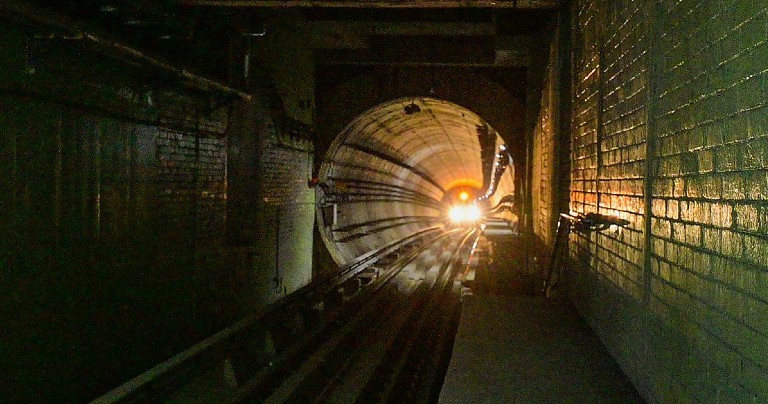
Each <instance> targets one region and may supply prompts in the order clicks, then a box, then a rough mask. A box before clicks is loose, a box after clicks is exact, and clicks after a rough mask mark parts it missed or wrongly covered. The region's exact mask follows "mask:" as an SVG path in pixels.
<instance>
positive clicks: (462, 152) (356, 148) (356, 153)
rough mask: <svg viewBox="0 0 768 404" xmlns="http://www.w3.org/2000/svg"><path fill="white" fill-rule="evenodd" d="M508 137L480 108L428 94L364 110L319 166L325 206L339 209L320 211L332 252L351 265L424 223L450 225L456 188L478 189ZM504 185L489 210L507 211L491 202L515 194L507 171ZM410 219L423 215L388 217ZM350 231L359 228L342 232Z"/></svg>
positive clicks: (322, 231)
mask: <svg viewBox="0 0 768 404" xmlns="http://www.w3.org/2000/svg"><path fill="white" fill-rule="evenodd" d="M481 128H482V129H483V130H485V131H487V133H486V135H487V136H485V137H483V136H482V134H483V133H484V131H483V130H481ZM481 143H482V144H481ZM503 143H504V142H503V140H502V138H501V136H500V135H499V134H498V133H497V132H496V131H495V130H494V129H493V128H491V126H490V125H489V124H488V123H487V122H486V121H485V120H483V119H482V118H481V117H480V116H478V115H477V114H475V113H474V112H472V111H470V110H468V109H466V108H464V107H462V106H460V105H457V104H454V103H451V102H448V101H444V100H439V99H434V98H429V97H405V98H398V99H394V100H391V101H388V102H385V103H383V104H380V105H378V106H376V107H373V108H371V109H369V110H368V111H366V112H364V113H362V114H360V115H358V116H357V117H356V118H355V119H353V120H352V122H350V123H349V124H348V125H347V126H346V127H345V128H344V129H343V130H342V131H341V132H340V134H339V135H338V136H337V137H336V138H335V139H334V141H333V142H332V144H331V146H330V147H329V149H328V152H327V153H326V155H325V157H324V159H323V162H322V164H321V167H320V170H319V172H318V181H319V186H318V188H317V192H318V193H319V195H318V198H317V200H319V201H321V202H320V203H319V204H318V209H324V210H327V209H328V208H329V207H330V208H331V209H332V212H333V215H328V214H323V213H324V212H320V211H318V214H317V218H318V230H319V233H320V236H321V238H322V240H323V242H324V243H325V245H326V247H327V248H328V250H329V252H330V254H331V256H332V257H333V258H334V260H335V261H336V263H337V264H338V265H340V266H344V265H346V264H348V263H350V262H354V261H355V260H357V259H359V258H360V257H362V256H364V255H365V254H366V253H367V252H369V251H370V250H371V249H375V248H377V247H378V246H382V245H387V244H389V243H391V242H393V241H396V240H399V239H403V238H406V237H409V236H410V235H412V234H415V233H417V232H419V231H421V230H422V229H423V228H425V227H429V226H433V225H438V226H449V225H451V224H450V222H449V221H448V211H449V208H450V204H451V203H452V202H451V201H452V200H453V198H455V197H458V194H456V195H454V193H455V192H454V190H456V189H460V188H461V189H474V190H475V191H473V192H472V194H474V195H479V193H480V191H481V189H482V188H483V184H484V183H486V182H488V178H489V175H492V174H493V173H490V172H485V171H486V168H487V167H488V165H489V164H488V162H484V161H483V159H484V158H485V160H488V157H489V156H488V155H489V154H490V153H489V150H495V149H496V147H497V146H499V145H501V144H503ZM491 156H493V155H491ZM491 164H492V161H491ZM499 187H500V191H501V192H499V193H498V194H497V195H494V197H493V198H492V200H488V201H486V200H483V201H480V202H481V203H482V204H483V206H485V205H486V204H487V205H488V208H489V210H488V211H489V214H494V215H498V214H502V215H508V212H506V211H504V212H501V211H499V210H492V209H490V208H491V207H492V206H494V205H496V204H498V203H499V202H500V200H501V199H502V198H503V197H504V196H506V195H509V194H512V193H513V192H514V178H512V177H511V176H505V179H504V181H501V184H500V185H499ZM469 203H473V202H472V201H470V202H469ZM408 217H411V218H414V217H419V218H422V219H419V220H399V221H397V222H389V223H388V221H389V220H391V218H408ZM344 229H354V230H352V231H350V232H347V234H340V233H339V232H340V231H341V232H342V233H344V232H343V231H342V230H344Z"/></svg>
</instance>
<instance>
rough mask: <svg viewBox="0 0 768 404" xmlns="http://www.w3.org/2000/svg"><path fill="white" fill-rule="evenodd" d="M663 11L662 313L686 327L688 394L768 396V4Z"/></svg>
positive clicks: (656, 306) (694, 5)
mask: <svg viewBox="0 0 768 404" xmlns="http://www.w3.org/2000/svg"><path fill="white" fill-rule="evenodd" d="M656 11H657V25H658V28H657V30H658V32H659V35H658V38H659V39H658V41H657V45H656V47H655V49H654V61H655V63H656V67H655V69H656V70H655V74H654V80H655V83H654V85H655V91H654V99H653V100H652V102H653V104H654V112H653V116H652V119H653V122H654V125H655V128H656V130H655V133H654V134H655V142H656V143H655V147H654V149H655V151H656V155H655V160H656V164H654V168H655V177H654V178H653V201H652V204H653V205H652V206H653V210H652V220H653V227H652V229H653V234H652V239H651V243H652V259H651V264H652V267H651V268H652V271H653V277H652V288H651V290H652V309H653V310H654V312H655V313H657V314H658V315H660V316H661V318H662V319H663V320H664V321H665V322H667V323H669V322H673V323H682V324H684V327H680V332H681V333H682V334H683V336H684V337H685V338H686V339H687V340H689V341H690V345H691V349H692V351H693V352H694V355H695V356H696V357H697V359H698V360H697V361H696V362H695V363H693V364H689V366H687V371H686V372H683V373H682V374H681V375H680V377H679V378H678V379H677V380H676V381H677V382H678V383H679V384H680V385H682V386H684V388H685V391H686V392H691V394H694V396H693V397H695V398H697V399H702V400H706V399H707V398H708V397H712V395H716V396H717V397H719V398H721V399H722V400H724V401H725V400H728V401H730V400H738V401H741V400H742V399H750V398H751V399H755V400H757V401H766V400H768V355H766V352H768V231H767V230H768V223H767V220H766V219H768V216H767V215H766V212H768V210H766V209H768V205H766V201H768V91H766V84H767V83H768V65H766V62H767V61H768V5H766V4H765V3H763V2H743V1H720V2H693V1H682V2H677V1H664V2H661V4H660V6H659V9H658V10H656ZM702 381H706V382H705V383H702ZM707 382H708V383H707ZM702 385H703V386H702Z"/></svg>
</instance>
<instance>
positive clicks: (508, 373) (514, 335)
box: [440, 296, 642, 403]
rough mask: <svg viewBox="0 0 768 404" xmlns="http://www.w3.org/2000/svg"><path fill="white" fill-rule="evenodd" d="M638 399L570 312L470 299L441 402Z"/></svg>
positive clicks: (554, 306) (523, 301) (541, 304)
mask: <svg viewBox="0 0 768 404" xmlns="http://www.w3.org/2000/svg"><path fill="white" fill-rule="evenodd" d="M541 402H553V403H555V402H556V403H562V402H580V403H585V402H586V403H604V402H609V403H633V402H642V399H640V398H639V396H638V395H637V393H636V391H635V389H634V387H633V386H632V385H631V384H630V383H629V381H628V380H627V378H626V377H625V376H624V374H623V373H621V370H620V369H619V368H618V366H617V365H616V363H615V362H614V360H613V359H612V358H611V357H610V355H608V353H607V352H606V351H605V349H604V347H603V345H602V344H601V343H600V341H599V340H598V339H597V337H596V336H595V335H594V334H593V333H592V331H591V330H590V329H589V328H588V327H587V326H586V324H584V323H583V322H582V321H581V320H580V319H579V318H578V317H577V315H576V313H575V311H574V310H573V309H571V308H570V307H568V306H566V305H564V304H562V303H557V302H550V301H545V300H544V299H543V298H538V297H516V296H467V297H466V300H465V302H464V305H463V308H462V313H461V320H460V323H459V329H458V333H457V335H456V341H455V344H454V349H453V356H452V358H451V364H450V366H449V368H448V373H447V374H446V377H445V384H444V385H443V389H442V391H441V393H440V403H541Z"/></svg>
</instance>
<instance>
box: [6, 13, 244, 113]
mask: <svg viewBox="0 0 768 404" xmlns="http://www.w3.org/2000/svg"><path fill="white" fill-rule="evenodd" d="M0 13H3V14H4V15H5V16H7V17H10V18H12V19H14V20H16V21H19V22H22V23H28V24H33V25H39V26H43V27H47V28H49V29H53V30H55V31H61V32H65V33H66V34H67V36H68V37H71V38H74V39H78V40H81V41H83V42H84V43H87V44H88V45H90V46H91V47H92V48H93V49H94V50H96V51H97V52H100V53H101V54H103V55H106V56H109V57H112V58H113V59H116V60H122V61H125V62H127V63H132V64H135V65H138V66H143V67H145V68H149V69H154V70H158V71H162V72H164V73H166V74H169V75H171V76H175V77H176V78H178V79H179V80H180V81H181V82H183V83H185V84H186V85H188V86H191V87H193V88H197V89H200V90H204V91H214V92H219V93H224V94H229V95H232V96H235V97H238V98H241V99H243V100H245V101H250V100H251V98H253V96H252V95H250V94H248V93H245V92H243V91H241V90H239V89H237V88H233V87H230V86H228V85H226V84H223V83H220V82H218V81H216V80H212V79H209V78H206V77H203V76H200V75H198V74H195V73H192V72H191V71H189V70H186V69H183V68H179V67H176V66H173V65H171V64H170V63H167V62H165V61H163V60H160V59H158V58H155V57H153V56H150V55H147V54H146V53H144V52H143V51H141V50H139V49H136V48H133V47H131V46H128V45H124V44H122V43H120V42H117V41H115V40H112V39H110V38H107V37H104V36H101V35H97V34H95V33H90V32H86V31H83V30H82V29H80V28H79V27H77V26H76V25H75V24H74V23H72V22H70V21H67V20H66V19H65V18H64V17H62V16H58V15H54V14H52V13H48V12H47V11H45V10H43V9H40V8H37V7H33V6H30V5H29V4H26V3H24V2H11V1H6V0H0Z"/></svg>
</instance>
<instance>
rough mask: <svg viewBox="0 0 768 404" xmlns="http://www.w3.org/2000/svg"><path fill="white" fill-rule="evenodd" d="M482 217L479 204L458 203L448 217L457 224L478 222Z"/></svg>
mask: <svg viewBox="0 0 768 404" xmlns="http://www.w3.org/2000/svg"><path fill="white" fill-rule="evenodd" d="M482 217H483V213H482V212H481V211H480V208H479V207H478V206H477V205H456V206H453V207H452V208H451V209H450V210H449V211H448V218H449V219H450V220H451V222H453V223H455V224H473V223H477V222H478V221H480V219H481V218H482Z"/></svg>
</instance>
